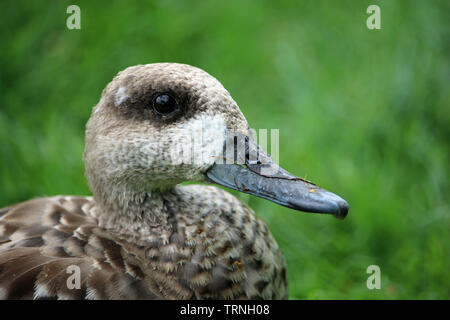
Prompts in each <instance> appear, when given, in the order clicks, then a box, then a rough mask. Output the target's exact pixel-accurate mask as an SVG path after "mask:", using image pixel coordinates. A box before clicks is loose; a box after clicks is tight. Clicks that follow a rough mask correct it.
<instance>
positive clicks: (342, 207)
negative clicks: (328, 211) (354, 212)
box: [333, 200, 350, 220]
mask: <svg viewBox="0 0 450 320" xmlns="http://www.w3.org/2000/svg"><path fill="white" fill-rule="evenodd" d="M337 206H338V210H336V212H335V213H334V214H333V216H334V217H335V218H336V219H339V220H343V219H345V217H346V216H347V214H348V210H349V209H350V206H349V205H348V203H347V201H344V200H342V201H339V202H338V203H337Z"/></svg>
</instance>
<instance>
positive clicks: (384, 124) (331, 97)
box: [0, 0, 450, 299]
mask: <svg viewBox="0 0 450 320" xmlns="http://www.w3.org/2000/svg"><path fill="white" fill-rule="evenodd" d="M69 4H78V5H79V6H80V7H81V14H82V21H81V24H82V29H81V30H73V31H71V30H68V29H67V28H66V19H67V17H68V15H67V14H66V8H67V6H68V5H69ZM370 4H378V5H379V6H380V7H381V17H382V29H381V30H378V31H370V30H368V29H367V28H366V18H367V16H368V15H367V14H366V9H367V7H368V6H369V5H370ZM449 4H450V3H449V2H448V1H445V0H444V1H421V0H417V1H401V0H398V1H387V0H381V1H378V0H369V1H367V0H363V1H356V0H355V1H348V0H347V1H334V0H322V1H268V0H266V1H262V0H253V1H252V0H250V1H237V0H236V1H235V0H227V1H218V0H212V1H205V0H197V1H175V0H170V1H167V0H165V1H149V2H139V3H134V2H130V1H87V0H83V1H2V2H1V4H0V13H1V17H2V18H1V19H0V27H1V28H0V30H1V31H0V32H1V34H0V66H1V72H0V156H1V159H0V207H2V206H6V205H8V204H11V203H14V202H19V201H23V200H26V199H28V198H31V197H37V196H45V195H55V194H81V195H83V194H89V193H90V192H89V189H88V187H87V184H86V182H85V179H84V169H83V163H82V160H81V155H82V151H83V147H84V126H85V123H86V121H87V119H88V117H89V114H90V111H91V108H92V107H93V106H94V105H95V104H96V103H97V102H98V100H99V97H100V93H101V91H102V89H103V88H104V86H105V85H106V84H107V83H108V82H109V81H110V80H111V79H112V78H113V77H114V75H115V74H116V73H117V72H118V71H120V70H122V69H124V68H125V67H128V66H131V65H135V64H144V63H152V62H161V61H172V62H182V63H188V64H192V65H194V66H197V67H200V68H202V69H204V70H206V71H208V72H209V73H211V74H212V75H214V76H215V77H217V78H218V79H219V80H220V81H221V82H222V83H223V84H224V86H225V87H226V88H227V89H228V90H229V91H230V92H231V94H232V96H233V97H234V98H235V100H236V101H237V102H238V104H239V105H240V106H241V109H242V111H243V112H244V114H245V115H246V117H247V119H248V121H249V123H250V124H251V126H252V127H253V128H268V129H270V128H279V129H280V163H281V165H282V166H284V167H285V168H286V169H287V170H289V171H291V172H293V173H295V174H297V175H299V176H302V177H307V178H308V179H311V180H313V181H314V182H316V183H317V184H319V185H320V186H323V187H325V188H327V189H329V190H331V191H334V192H336V193H338V194H339V195H341V196H342V197H343V198H345V199H346V200H347V201H348V202H349V203H350V205H351V210H350V213H349V216H348V217H347V219H346V220H344V221H339V220H336V219H333V218H332V217H331V216H322V215H314V214H306V213H299V212H296V211H293V210H289V209H286V208H284V207H280V206H277V205H276V204H273V203H270V202H268V201H265V200H262V199H258V198H255V197H251V196H247V195H238V196H239V197H240V198H241V199H243V200H244V201H246V202H247V203H248V204H249V205H250V206H251V207H252V208H254V209H255V211H256V212H257V214H258V215H259V216H261V217H262V218H263V219H264V220H265V221H266V222H267V223H268V224H269V227H270V229H271V231H272V233H273V234H274V236H275V238H276V239H277V241H278V243H279V245H280V247H281V249H282V251H283V253H284V255H285V257H286V260H287V264H288V277H289V281H290V297H291V298H293V299H317V298H320V299H405V298H406V299H419V298H421V299H449V298H450V235H449V231H450V220H449V213H450V208H449V205H450V204H449V194H450V185H449V176H450V172H449V171H450V168H449V167H450V166H449V162H450V159H449V158H450V150H449V141H450V103H449V101H450V96H449V95H450V91H449V80H450V65H449V59H450V42H449V40H450V22H449V21H450V20H449V12H450V5H449ZM372 264H376V265H379V266H380V268H381V277H382V288H381V290H368V289H367V287H366V279H367V277H368V276H369V275H368V274H366V268H367V267H368V266H369V265H372Z"/></svg>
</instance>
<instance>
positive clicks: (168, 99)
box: [0, 63, 349, 300]
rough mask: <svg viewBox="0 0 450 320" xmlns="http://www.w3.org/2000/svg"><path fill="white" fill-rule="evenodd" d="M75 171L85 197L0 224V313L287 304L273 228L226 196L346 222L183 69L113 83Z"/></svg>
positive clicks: (10, 214)
mask: <svg viewBox="0 0 450 320" xmlns="http://www.w3.org/2000/svg"><path fill="white" fill-rule="evenodd" d="M83 161H84V164H85V175H86V178H87V182H88V185H89V188H90V190H91V192H92V196H65V195H58V196H50V197H38V198H34V199H31V200H28V201H25V202H22V203H18V204H14V205H11V206H9V207H6V208H3V209H1V210H0V299H37V300H41V299H45V300H47V299H58V300H65V299H101V300H107V299H112V300H122V299H157V300H160V299H176V300H185V299H196V300H201V299H287V298H288V282H287V271H286V262H285V260H284V258H283V255H282V253H281V251H280V248H279V246H278V245H277V243H276V241H275V239H274V237H273V236H272V234H271V233H270V231H269V229H268V227H267V224H266V223H265V222H264V221H263V220H262V219H261V218H259V217H258V216H257V215H256V214H255V213H254V212H253V210H252V209H251V208H249V207H248V206H247V205H246V204H244V203H243V202H241V201H240V200H238V198H237V197H235V196H233V195H232V194H231V193H229V192H227V191H225V189H226V188H230V189H234V190H238V191H240V192H243V193H248V194H251V195H253V196H257V197H261V198H264V199H267V200H269V201H272V202H275V203H277V204H279V205H282V206H285V207H288V208H291V209H293V210H298V211H304V212H315V213H327V214H331V215H333V216H335V217H337V218H340V219H342V218H344V217H345V216H346V215H347V213H348V210H349V205H348V203H347V202H346V201H345V200H344V199H342V198H341V197H339V196H337V195H336V194H334V193H332V192H329V191H326V190H325V189H323V188H320V187H318V186H317V185H315V184H313V183H312V182H309V181H307V180H305V179H302V178H299V177H297V176H295V175H293V174H291V173H289V172H288V171H286V170H284V169H283V168H282V167H280V166H279V165H278V164H277V163H276V162H275V161H273V159H272V157H271V156H270V155H269V154H268V153H267V152H266V151H265V150H264V149H263V148H262V147H260V146H259V145H258V143H257V142H256V139H255V138H253V136H252V134H251V130H250V127H249V125H248V123H247V120H246V119H245V117H244V115H243V114H242V112H241V110H240V108H239V106H238V104H237V103H236V102H235V101H234V100H233V98H232V97H231V95H230V93H229V92H228V91H227V90H226V89H225V88H224V87H223V86H222V84H221V83H220V82H219V81H218V80H217V79H216V78H214V77H213V76H211V75H210V74H208V73H207V72H206V71H203V70H202V69H199V68H197V67H193V66H190V65H186V64H181V63H152V64H145V65H136V66H132V67H128V68H126V69H125V70H123V71H121V72H119V73H118V74H117V75H116V76H115V78H114V79H113V80H112V81H111V82H110V83H109V84H108V85H107V86H106V88H105V89H104V90H103V92H102V94H101V98H100V101H99V102H98V103H97V105H96V106H94V107H93V109H92V112H91V116H90V118H89V120H88V122H87V125H86V134H85V151H84V154H83ZM184 182H197V183H190V184H186V183H184ZM214 184H217V185H221V186H224V187H225V188H218V187H217V186H215V185H214Z"/></svg>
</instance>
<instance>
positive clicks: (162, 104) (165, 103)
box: [153, 94, 178, 115]
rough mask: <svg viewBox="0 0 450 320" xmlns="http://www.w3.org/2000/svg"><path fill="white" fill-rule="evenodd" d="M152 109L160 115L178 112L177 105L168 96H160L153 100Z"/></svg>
mask: <svg viewBox="0 0 450 320" xmlns="http://www.w3.org/2000/svg"><path fill="white" fill-rule="evenodd" d="M153 109H154V110H155V111H156V112H157V113H159V114H162V115H167V114H169V113H172V112H175V111H177V110H178V103H177V101H176V100H175V98H173V97H172V96H170V95H168V94H161V95H159V96H157V97H156V98H155V99H154V100H153Z"/></svg>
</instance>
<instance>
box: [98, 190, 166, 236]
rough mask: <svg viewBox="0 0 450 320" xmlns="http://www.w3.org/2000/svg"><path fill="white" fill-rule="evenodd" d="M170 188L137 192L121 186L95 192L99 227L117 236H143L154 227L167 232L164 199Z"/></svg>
mask: <svg viewBox="0 0 450 320" xmlns="http://www.w3.org/2000/svg"><path fill="white" fill-rule="evenodd" d="M172 190H173V188H166V189H163V190H161V189H151V190H150V191H148V190H139V189H133V188H129V187H124V186H120V185H119V186H118V185H115V186H112V187H108V188H105V189H103V188H102V189H98V188H97V190H96V189H94V190H93V193H94V200H95V203H96V207H97V218H98V223H99V226H100V227H103V228H105V229H113V230H115V231H118V232H120V233H127V234H137V233H145V232H146V231H149V230H151V229H154V228H163V229H170V227H171V225H170V223H169V221H168V220H169V216H170V212H169V210H168V209H167V206H166V198H167V196H168V194H170V193H171V192H172Z"/></svg>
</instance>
